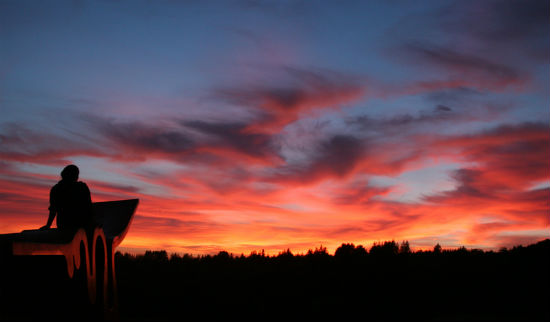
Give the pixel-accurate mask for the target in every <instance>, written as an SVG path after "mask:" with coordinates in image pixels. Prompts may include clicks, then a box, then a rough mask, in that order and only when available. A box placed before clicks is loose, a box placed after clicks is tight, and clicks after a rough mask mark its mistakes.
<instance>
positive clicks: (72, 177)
mask: <svg viewBox="0 0 550 322" xmlns="http://www.w3.org/2000/svg"><path fill="white" fill-rule="evenodd" d="M78 172H79V171H78V167H77V166H76V165H74V164H70V165H68V166H66V167H65V169H63V171H61V179H63V180H65V181H78Z"/></svg>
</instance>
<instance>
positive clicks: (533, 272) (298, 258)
mask: <svg viewBox="0 0 550 322" xmlns="http://www.w3.org/2000/svg"><path fill="white" fill-rule="evenodd" d="M115 260H116V267H117V278H118V284H119V295H120V305H121V317H122V318H123V319H128V320H140V319H143V320H147V319H155V320H162V319H169V320H194V321H195V320H211V319H215V320H217V319H224V320H225V319H230V318H231V319H240V320H279V319H296V318H303V319H312V318H317V319H319V318H320V319H326V318H338V319H346V318H354V319H357V318H359V320H362V321H397V320H410V319H418V320H430V321H450V320H452V321H471V320H485V321H486V320H494V321H517V320H522V321H546V320H548V319H549V318H550V306H549V305H548V303H550V278H549V274H548V272H550V240H549V239H546V240H544V241H541V242H539V243H536V244H533V245H529V246H526V247H524V246H516V247H513V248H511V249H506V248H502V249H500V250H499V251H483V250H479V249H466V248H465V247H460V248H458V249H452V250H450V249H442V247H441V246H440V245H439V244H438V245H436V246H435V247H434V248H433V250H430V251H412V250H411V248H410V246H409V243H408V242H406V241H404V242H402V243H400V244H399V243H397V242H395V241H385V242H381V243H375V244H374V245H373V246H372V247H371V248H370V249H369V250H367V249H366V248H365V247H363V246H361V245H357V246H356V245H354V244H351V243H345V244H342V245H341V246H340V247H338V248H337V249H336V251H335V253H334V255H331V254H329V253H328V252H327V249H326V248H325V247H322V246H321V247H319V248H316V249H314V250H309V251H308V252H307V253H306V254H293V253H292V252H291V251H290V250H289V249H287V250H285V251H282V252H280V253H279V254H278V255H276V256H268V255H266V254H265V252H264V251H260V252H256V251H254V252H252V253H250V255H248V256H244V255H238V256H235V255H232V254H229V253H228V252H226V251H221V252H219V253H218V254H216V255H204V256H198V257H194V256H191V255H188V254H185V255H178V254H172V255H169V254H168V253H167V252H166V251H147V252H145V254H141V255H131V254H122V253H117V254H116V259H115Z"/></svg>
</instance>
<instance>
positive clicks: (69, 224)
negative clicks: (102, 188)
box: [42, 165, 92, 231]
mask: <svg viewBox="0 0 550 322" xmlns="http://www.w3.org/2000/svg"><path fill="white" fill-rule="evenodd" d="M78 174H79V171H78V168H77V167H76V166H75V165H69V166H67V167H65V169H63V171H62V172H61V177H62V179H61V180H60V181H59V182H58V183H57V184H56V185H55V186H53V188H52V189H51V191H50V207H49V210H50V215H49V217H48V223H47V224H46V226H44V227H42V229H48V228H50V226H51V224H52V222H53V219H54V217H55V216H56V215H57V228H58V229H61V230H65V231H74V230H77V229H78V228H81V227H87V226H88V225H90V223H91V219H92V199H91V196H90V190H89V189H88V186H87V185H86V184H85V183H84V182H80V181H78Z"/></svg>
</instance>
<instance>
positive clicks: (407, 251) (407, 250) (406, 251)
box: [399, 240, 411, 254]
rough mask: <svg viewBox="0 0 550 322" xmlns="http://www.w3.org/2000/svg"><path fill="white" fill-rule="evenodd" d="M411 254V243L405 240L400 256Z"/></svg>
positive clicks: (400, 248)
mask: <svg viewBox="0 0 550 322" xmlns="http://www.w3.org/2000/svg"><path fill="white" fill-rule="evenodd" d="M410 253H411V246H410V245H409V241H407V240H405V241H403V242H401V246H399V254H410Z"/></svg>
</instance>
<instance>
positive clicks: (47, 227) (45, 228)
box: [40, 225, 50, 230]
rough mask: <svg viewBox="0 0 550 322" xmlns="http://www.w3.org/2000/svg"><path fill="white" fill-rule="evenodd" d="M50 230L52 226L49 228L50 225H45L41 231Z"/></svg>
mask: <svg viewBox="0 0 550 322" xmlns="http://www.w3.org/2000/svg"><path fill="white" fill-rule="evenodd" d="M48 229H50V226H48V225H44V226H42V227H40V230H48Z"/></svg>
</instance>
